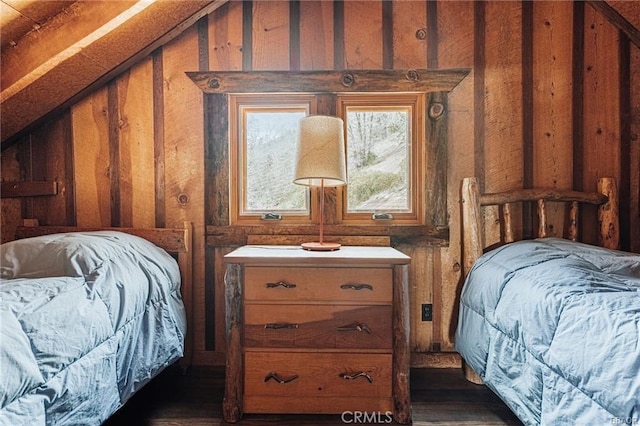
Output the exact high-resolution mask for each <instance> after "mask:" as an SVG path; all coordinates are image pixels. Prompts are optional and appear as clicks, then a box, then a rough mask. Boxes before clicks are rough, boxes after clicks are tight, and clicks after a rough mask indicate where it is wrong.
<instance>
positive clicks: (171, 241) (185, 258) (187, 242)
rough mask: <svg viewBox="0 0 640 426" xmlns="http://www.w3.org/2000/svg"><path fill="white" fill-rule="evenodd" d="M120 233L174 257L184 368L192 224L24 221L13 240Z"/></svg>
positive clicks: (189, 351) (188, 344)
mask: <svg viewBox="0 0 640 426" xmlns="http://www.w3.org/2000/svg"><path fill="white" fill-rule="evenodd" d="M107 230H110V231H120V232H125V233H127V234H131V235H136V236H138V237H141V238H144V239H145V240H147V241H150V242H152V243H154V244H155V245H157V246H158V247H161V248H163V249H165V250H166V251H167V252H168V253H170V254H172V255H174V256H176V257H177V261H178V266H179V267H180V277H181V293H182V299H183V302H184V306H185V312H186V316H187V335H186V336H185V347H184V356H183V358H182V359H181V360H180V365H181V366H182V367H183V368H187V367H189V366H190V365H191V360H192V356H193V333H192V332H191V327H192V324H193V317H192V312H193V238H192V236H193V224H192V223H191V222H184V224H183V227H182V228H118V227H75V226H39V225H38V222H37V220H33V219H27V220H25V225H23V226H18V228H17V229H16V234H15V235H16V239H21V238H29V237H37V236H40V235H49V234H59V233H64V232H87V231H107Z"/></svg>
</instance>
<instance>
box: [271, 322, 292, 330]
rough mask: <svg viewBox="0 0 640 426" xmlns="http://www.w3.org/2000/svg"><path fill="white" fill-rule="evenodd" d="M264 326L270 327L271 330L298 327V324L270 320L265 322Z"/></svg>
mask: <svg viewBox="0 0 640 426" xmlns="http://www.w3.org/2000/svg"><path fill="white" fill-rule="evenodd" d="M264 328H270V329H272V330H279V329H282V328H298V324H291V323H288V322H270V323H267V324H265V325H264Z"/></svg>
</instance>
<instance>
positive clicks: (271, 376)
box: [264, 371, 298, 384]
mask: <svg viewBox="0 0 640 426" xmlns="http://www.w3.org/2000/svg"><path fill="white" fill-rule="evenodd" d="M297 378H298V375H297V374H294V375H293V376H289V377H284V378H281V377H280V376H278V373H276V372H275V371H270V372H269V373H268V374H267V375H266V376H264V381H265V382H268V381H269V380H271V379H273V380H275V381H276V382H278V383H281V384H285V383H289V382H293V381H294V380H295V379H297Z"/></svg>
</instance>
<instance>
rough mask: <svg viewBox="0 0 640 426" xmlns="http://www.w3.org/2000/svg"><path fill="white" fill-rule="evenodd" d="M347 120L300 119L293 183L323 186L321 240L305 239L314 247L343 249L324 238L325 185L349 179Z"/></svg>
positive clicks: (321, 249)
mask: <svg viewBox="0 0 640 426" xmlns="http://www.w3.org/2000/svg"><path fill="white" fill-rule="evenodd" d="M343 126H344V123H343V121H342V119H341V118H338V117H330V116H326V115H310V116H307V117H304V118H302V119H300V121H299V129H298V144H297V155H296V169H295V175H294V180H293V183H295V184H297V185H305V186H310V187H320V240H319V241H317V242H309V243H303V244H302V248H303V249H305V250H314V251H331V250H338V249H340V244H337V243H330V242H325V241H324V229H323V228H324V188H325V187H326V186H329V187H334V186H342V185H346V183H347V172H346V164H345V163H346V161H345V150H344V131H343Z"/></svg>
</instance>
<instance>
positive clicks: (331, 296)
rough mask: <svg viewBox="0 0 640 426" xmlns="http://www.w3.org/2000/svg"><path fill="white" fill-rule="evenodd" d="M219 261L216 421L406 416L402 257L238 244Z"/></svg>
mask: <svg viewBox="0 0 640 426" xmlns="http://www.w3.org/2000/svg"><path fill="white" fill-rule="evenodd" d="M224 260H225V263H226V265H227V266H226V275H225V307H226V338H227V365H226V385H225V396H224V401H223V417H224V420H225V421H226V422H230V423H235V422H237V421H239V420H240V419H241V417H242V414H243V412H244V413H314V414H340V413H345V412H362V413H367V414H369V415H377V416H385V415H386V416H387V417H388V416H390V415H393V418H394V420H395V421H396V422H398V423H411V403H410V395H409V358H410V350H409V303H408V302H409V301H408V295H409V292H408V264H409V262H410V258H409V257H408V256H406V255H404V254H402V253H400V252H399V251H397V250H395V249H393V248H391V247H352V246H343V247H342V248H341V249H340V250H337V251H332V252H312V251H306V250H302V249H301V248H300V247H299V246H244V247H240V248H238V249H237V250H235V251H233V252H231V253H229V254H227V255H226V256H225V257H224Z"/></svg>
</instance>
